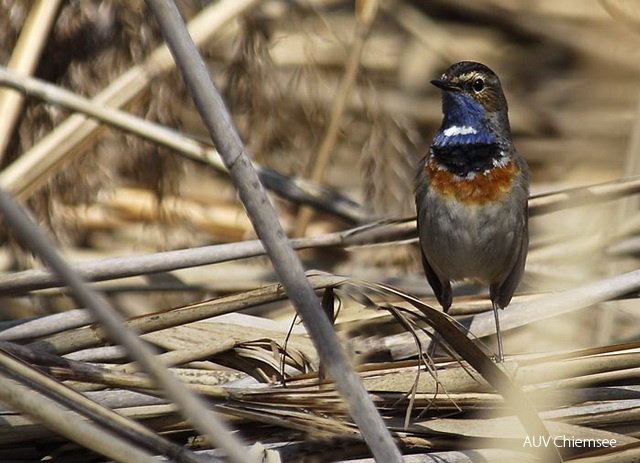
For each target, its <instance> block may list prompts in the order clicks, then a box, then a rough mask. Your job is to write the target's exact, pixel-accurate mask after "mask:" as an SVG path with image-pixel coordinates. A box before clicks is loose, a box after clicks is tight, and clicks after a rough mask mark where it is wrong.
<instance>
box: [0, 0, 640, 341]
mask: <svg viewBox="0 0 640 463" xmlns="http://www.w3.org/2000/svg"><path fill="white" fill-rule="evenodd" d="M37 3H38V2H34V1H22V0H4V1H2V2H1V3H0V22H1V23H0V26H1V27H0V59H1V61H2V62H3V63H9V62H10V60H11V59H13V57H14V56H15V54H16V53H23V54H24V53H27V52H28V50H18V49H17V48H16V43H17V41H18V38H19V37H20V35H21V34H22V33H24V32H25V31H26V30H28V28H27V25H28V24H29V22H28V20H27V18H28V17H29V15H30V14H31V13H32V12H33V9H34V7H35V6H36V4H37ZM212 3H215V2H207V1H196V0H194V1H186V0H184V1H179V2H178V4H179V5H180V8H181V9H182V12H183V14H184V16H185V18H186V19H187V20H188V19H191V18H193V17H194V15H196V14H197V13H198V12H199V11H201V9H202V8H205V7H207V6H210V4H212ZM245 3H246V4H247V5H248V6H246V7H243V8H242V9H241V11H240V14H238V15H236V16H235V17H234V18H233V19H232V20H231V21H229V22H228V23H226V24H225V25H224V27H222V28H220V30H219V31H217V32H216V33H215V35H214V36H213V37H212V38H211V39H210V40H208V41H206V43H203V44H202V46H201V48H202V51H203V53H204V55H205V56H206V58H207V60H208V62H209V64H210V69H211V74H212V76H213V78H214V80H215V82H216V83H217V85H218V86H219V87H220V88H221V89H222V91H223V93H224V95H225V98H226V101H227V104H228V106H229V108H230V110H231V112H232V114H233V116H234V118H235V121H236V123H237V126H238V128H239V130H240V133H241V135H242V137H243V139H244V141H245V143H246V144H247V147H248V150H249V152H250V154H251V156H252V157H253V159H254V160H255V162H256V163H257V164H259V165H261V166H263V167H264V168H268V169H273V170H275V171H277V172H279V173H280V174H282V175H284V176H285V177H287V178H289V180H291V181H295V179H311V182H312V183H314V184H316V185H320V186H322V187H324V188H326V189H328V190H330V191H332V192H334V193H336V194H339V195H340V196H339V198H340V201H346V200H350V201H351V202H352V203H350V204H351V207H352V210H354V211H356V212H357V214H353V215H352V216H350V217H346V216H339V215H337V214H333V213H331V212H327V211H326V210H324V211H319V210H313V209H309V208H308V207H303V206H300V204H299V203H297V202H296V201H291V200H290V199H288V198H287V195H286V194H279V195H276V194H273V195H272V197H273V201H274V203H275V204H276V206H277V208H278V212H279V214H280V217H281V220H282V222H283V224H284V226H285V228H286V229H287V231H288V233H289V234H290V235H291V236H316V235H320V234H323V233H328V232H333V231H339V230H344V229H348V228H350V227H354V226H356V225H361V224H363V223H367V222H369V221H373V220H377V219H383V218H401V217H407V216H411V215H412V214H414V199H413V178H414V175H415V169H416V163H417V161H418V160H419V158H420V157H421V156H423V155H424V153H425V152H426V148H427V147H428V145H429V143H430V141H431V139H432V137H433V135H434V133H435V131H436V130H437V128H438V126H439V124H440V120H441V112H440V94H439V91H438V90H437V89H436V88H435V87H433V86H431V85H430V84H429V81H430V80H431V79H434V78H437V77H438V76H439V75H440V74H441V73H442V72H443V71H444V69H446V68H447V67H448V66H449V65H450V64H452V63H454V62H457V61H460V60H474V61H480V62H482V63H485V64H486V65H488V66H489V67H491V68H492V69H493V70H494V71H495V72H496V73H497V74H498V75H499V76H500V78H501V80H502V83H503V87H504V90H505V93H506V95H507V99H508V101H509V107H510V118H511V124H512V129H513V133H514V137H515V143H516V146H517V147H518V149H519V151H520V152H521V153H522V154H523V155H524V157H525V158H526V160H527V161H528V163H529V165H530V167H531V169H532V194H534V195H535V194H541V193H547V192H552V191H558V190H562V189H565V188H569V187H578V186H587V185H593V184H596V183H600V182H605V181H611V180H615V179H619V178H622V177H628V176H633V175H637V174H638V173H640V172H639V169H640V162H639V161H638V159H639V155H640V137H639V134H640V125H639V124H638V120H639V118H638V115H639V114H640V113H639V112H638V111H639V110H638V101H639V100H638V88H639V87H638V76H639V73H640V64H639V63H640V47H639V46H638V45H639V43H640V6H638V3H637V2H633V1H623V0H618V1H614V0H601V1H597V0H565V1H562V2H557V1H552V0H544V1H525V0H521V1H512V0H474V1H463V0H446V1H441V0H432V1H428V2H423V1H408V0H405V1H402V0H395V1H392V0H389V1H380V2H379V5H377V2H361V3H360V6H361V7H362V10H360V11H357V10H356V8H355V6H354V2H352V1H341V0H298V1H292V0H289V1H285V0H265V1H260V2H258V1H254V2H245ZM372 5H377V8H374V10H373V11H371V12H369V13H367V10H366V8H367V7H368V6H372ZM49 24H50V27H51V29H50V32H48V33H46V35H45V40H43V49H42V52H41V54H40V56H39V57H37V59H36V67H35V72H34V75H35V76H36V77H38V78H40V79H43V80H46V81H48V82H51V83H55V84H56V85H60V86H62V87H64V88H66V89H68V90H70V91H72V92H75V93H77V94H80V95H83V96H86V97H89V98H92V97H94V96H96V95H98V94H100V92H103V91H104V90H105V89H107V88H108V87H109V86H110V85H111V84H112V83H113V82H114V81H115V80H116V79H117V78H118V77H119V76H121V75H123V74H124V73H126V72H127V71H129V70H131V69H133V68H134V67H135V66H139V65H146V63H148V62H147V60H148V59H149V56H150V54H151V53H152V51H153V50H154V49H155V48H156V47H158V46H159V45H160V44H161V38H160V34H159V31H158V28H157V26H156V24H155V22H154V21H153V20H152V16H151V15H150V13H149V11H148V10H147V9H146V6H145V4H144V2H143V1H131V0H127V1H118V0H104V1H86V0H69V1H65V2H61V3H60V7H59V9H57V10H56V11H55V16H54V17H52V18H50V21H49ZM350 66H351V67H352V68H353V69H355V70H356V72H355V74H353V76H351V77H350V76H349V71H348V69H349V68H350ZM147 69H153V66H151V67H149V66H147ZM149 74H150V75H151V78H150V79H149V81H148V82H145V85H144V86H143V90H142V91H140V92H138V93H137V94H136V95H135V96H134V97H131V98H129V99H127V100H125V101H124V103H123V104H122V106H123V107H124V108H125V109H126V110H127V111H130V112H131V113H133V114H135V115H138V116H140V117H142V118H145V119H147V120H150V121H154V122H157V123H160V124H162V125H166V126H168V127H170V128H173V129H176V130H179V131H180V132H182V133H184V134H188V135H189V136H192V137H195V138H196V139H197V140H203V139H206V133H205V132H204V130H203V127H202V125H201V123H200V121H199V118H198V115H197V113H196V112H195V110H194V108H193V105H192V103H191V102H190V98H189V96H188V94H187V93H186V90H185V88H184V85H183V84H182V82H181V79H180V78H179V76H178V75H177V72H176V71H175V70H169V71H168V72H156V73H152V72H150V73H149ZM123 91H124V90H123ZM69 116H70V112H69V111H67V110H66V109H64V108H63V107H61V106H59V105H55V104H51V103H49V102H47V101H42V100H40V99H36V98H27V99H26V101H25V105H24V108H23V110H22V111H20V112H19V113H18V117H17V119H16V121H15V125H14V126H13V128H12V130H11V131H10V133H8V134H7V138H6V140H5V142H4V146H5V148H4V151H3V152H1V153H0V156H1V164H0V166H1V168H2V169H3V171H7V169H10V168H11V166H12V165H14V163H18V162H20V160H21V159H23V158H24V157H25V156H26V154H29V153H32V152H33V151H34V150H35V149H44V151H43V152H41V153H42V154H41V156H42V159H46V158H48V157H50V156H53V154H51V153H53V152H55V151H56V150H65V154H64V155H61V156H59V158H60V160H59V162H56V163H55V164H53V165H51V166H49V167H47V168H46V169H43V171H42V172H41V173H40V174H39V175H38V176H34V178H33V179H29V180H24V179H23V183H21V184H19V182H20V179H18V180H16V179H13V180H11V179H7V178H5V179H3V180H4V181H3V182H2V184H3V186H5V187H7V188H9V189H10V190H11V191H13V192H15V193H16V194H17V195H18V196H19V197H20V199H21V200H23V201H24V202H25V203H26V204H27V205H28V206H29V208H30V210H31V211H32V213H33V215H34V217H35V218H36V219H37V220H38V222H39V223H41V224H42V225H43V226H44V227H45V228H46V229H47V230H48V231H49V232H50V234H51V236H53V237H54V238H55V239H56V240H57V241H58V243H60V245H61V246H62V247H63V249H64V252H65V254H66V255H67V256H68V258H69V259H70V260H71V261H75V262H77V261H82V260H88V259H98V258H106V257H110V256H121V255H127V254H135V253H143V252H155V251H162V250H171V249H180V248H185V247H193V246H200V245H206V244H216V243H231V242H238V241H242V240H246V239H252V238H254V234H253V231H252V228H251V225H250V223H249V221H248V220H247V218H246V216H245V213H244V211H243V209H242V206H241V204H240V203H239V201H238V199H237V198H236V195H235V191H234V188H233V186H232V184H231V183H230V181H229V178H228V176H227V175H226V174H225V173H224V172H222V171H221V169H219V168H212V167H211V165H207V164H206V163H203V162H199V161H195V160H192V159H187V158H185V157H184V156H180V155H178V154H176V153H175V152H174V151H172V150H169V149H167V148H162V147H159V146H158V145H156V144H154V143H152V142H149V141H146V140H143V139H142V138H140V137H137V136H133V135H128V134H125V133H123V132H122V131H120V130H117V129H109V128H106V127H103V128H102V129H100V130H97V131H95V132H94V133H92V134H91V136H88V137H87V138H85V139H83V141H82V142H81V143H77V144H75V145H74V146H72V147H64V146H62V145H63V144H64V143H63V142H64V140H61V141H59V142H57V143H56V142H51V141H49V140H47V136H48V135H50V134H51V133H52V131H55V130H56V129H57V128H58V127H59V126H60V125H61V124H62V123H63V122H64V121H65V120H66V119H67V118H68V117H69ZM45 142H46V143H48V144H45ZM322 151H324V152H325V154H326V157H325V158H323V160H322V161H319V160H318V159H320V158H321V157H322V156H321V155H320V154H319V153H320V152H322ZM305 209H306V210H305ZM310 211H311V212H310ZM637 217H638V215H637V208H636V203H635V201H634V200H632V199H630V198H626V199H624V200H620V201H617V202H608V203H605V204H604V205H602V204H601V205H598V206H585V207H580V208H574V209H570V210H564V211H561V212H556V213H553V214H546V215H542V216H539V217H535V218H533V219H532V224H531V233H532V246H531V252H530V258H529V261H528V265H527V273H526V276H525V279H524V282H523V284H522V285H521V288H520V291H519V292H520V293H534V292H550V291H557V290H562V289H566V288H572V287H576V286H579V285H583V284H588V283H589V282H592V281H596V280H598V279H602V278H605V277H608V276H612V275H616V274H619V273H622V272H624V271H629V270H632V269H635V268H637V260H636V255H637V251H638V243H637ZM2 243H3V244H2V248H1V250H0V251H1V259H0V265H1V269H2V270H3V271H4V272H13V271H18V270H24V269H28V268H31V267H33V266H38V265H39V264H38V263H37V262H35V261H34V259H33V257H32V255H31V253H30V252H29V251H27V250H24V249H23V248H22V247H21V246H20V244H19V243H18V242H17V240H16V239H15V237H13V236H11V234H7V233H6V230H5V233H4V236H3V242H2ZM301 257H302V258H303V259H304V261H305V265H306V266H307V268H309V269H323V270H327V271H331V272H336V273H340V274H345V275H349V276H355V277H358V278H363V279H370V280H375V281H386V282H391V283H393V284H394V285H397V286H399V287H401V288H404V289H406V290H408V291H410V292H413V293H415V294H417V295H420V296H422V297H424V298H425V301H427V302H429V303H432V304H435V305H436V306H437V304H436V303H435V300H434V299H433V298H431V297H430V289H429V288H428V285H427V283H426V280H425V279H424V276H423V274H422V269H421V266H420V262H419V256H418V253H417V247H416V245H415V243H406V242H403V243H387V244H386V245H377V246H374V247H358V248H355V247H354V248H349V249H334V250H326V249H323V250H320V251H318V252H313V251H305V252H303V253H301ZM164 277H165V278H161V277H160V276H156V277H143V276H140V277H136V278H130V279H127V280H121V281H118V282H117V283H114V282H110V283H103V284H101V285H100V287H101V288H102V289H104V290H105V291H107V292H108V294H109V295H110V297H112V298H113V300H114V301H115V302H116V303H117V304H118V306H120V307H122V308H123V309H124V310H127V311H128V313H129V315H131V316H133V315H140V314H143V313H148V312H153V311H157V310H160V309H163V308H169V307H176V306H178V305H181V304H186V303H190V302H194V301H199V300H201V299H202V298H204V297H212V296H219V295H224V294H228V293H233V292H238V291H244V290H248V289H251V288H255V287H259V286H261V285H263V284H265V283H267V282H272V281H275V277H274V275H273V272H272V270H271V268H270V265H269V264H268V261H267V260H266V259H265V258H255V259H246V260H242V261H236V262H230V263H225V264H219V265H214V266H207V267H204V268H196V269H187V270H180V271H176V272H172V273H171V274H170V275H164ZM459 291H460V294H467V295H468V294H473V293H474V292H475V291H476V289H474V288H473V287H467V286H462V287H460V288H459ZM480 299H482V298H480ZM480 299H478V300H480ZM460 300H461V301H463V302H461V303H460V304H462V305H464V304H465V303H466V302H465V301H473V300H474V299H473V298H471V299H460ZM71 307H74V303H73V302H72V301H71V300H69V299H68V298H67V297H66V296H65V295H64V294H62V293H61V292H60V291H57V290H48V291H41V292H38V293H33V294H30V295H22V296H21V297H8V298H6V299H5V300H4V301H3V309H2V312H1V314H2V317H3V318H4V319H6V320H11V319H20V318H24V317H29V316H33V315H41V314H44V313H51V312H58V311H64V310H66V309H68V308H71ZM603 308H604V309H605V310H602V309H603ZM272 309H273V307H272V306H270V307H269V310H272ZM455 309H456V308H455V307H454V313H455ZM637 315H638V308H637V304H635V302H634V301H630V302H629V301H626V302H607V303H605V304H602V305H600V306H597V307H592V308H591V309H589V310H587V311H583V312H582V313H581V316H579V317H578V316H576V315H575V314H572V315H568V316H564V318H562V317H560V318H558V319H554V322H553V323H551V322H549V321H543V322H538V324H533V325H532V326H530V327H529V328H528V329H526V330H525V329H520V330H519V331H518V330H516V331H515V332H514V333H510V335H511V336H512V337H513V338H514V339H513V340H512V341H509V342H508V346H509V349H510V350H511V351H537V350H552V349H561V348H569V347H580V346H588V345H593V344H594V342H595V343H596V344H601V343H606V342H610V341H612V340H623V339H629V338H632V337H633V336H637V335H638V330H637ZM274 316H275V315H274ZM347 331H349V330H348V329H347ZM354 335H355V334H354Z"/></svg>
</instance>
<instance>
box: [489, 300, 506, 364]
mask: <svg viewBox="0 0 640 463" xmlns="http://www.w3.org/2000/svg"><path fill="white" fill-rule="evenodd" d="M491 305H493V316H494V317H495V319H496V336H497V338H498V363H503V362H504V351H503V350H502V333H500V315H499V313H498V312H499V311H500V307H499V306H498V302H497V301H491Z"/></svg>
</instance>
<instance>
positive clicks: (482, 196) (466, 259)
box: [416, 61, 529, 362]
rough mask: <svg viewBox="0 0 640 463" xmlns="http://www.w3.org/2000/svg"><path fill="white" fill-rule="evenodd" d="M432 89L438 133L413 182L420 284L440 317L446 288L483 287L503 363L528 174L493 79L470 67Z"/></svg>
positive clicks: (455, 68) (520, 261) (521, 255)
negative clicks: (436, 94)
mask: <svg viewBox="0 0 640 463" xmlns="http://www.w3.org/2000/svg"><path fill="white" fill-rule="evenodd" d="M431 83H432V84H433V85H435V86H436V87H438V88H439V89H440V90H442V113H443V115H444V118H443V121H442V126H441V127H440V129H439V130H438V133H437V134H436V136H435V138H434V140H433V142H432V144H431V147H430V149H429V152H428V153H427V155H426V156H425V158H424V159H423V160H422V162H421V163H420V167H419V171H418V175H417V180H416V206H417V212H418V236H419V238H420V249H421V252H422V264H423V267H424V272H425V274H426V276H427V280H428V281H429V284H430V285H431V288H433V291H434V293H435V295H436V297H437V299H438V301H439V302H440V304H441V305H442V307H443V309H444V311H445V312H447V311H448V310H449V308H450V307H451V299H452V295H451V282H452V281H462V280H470V281H474V282H476V283H480V284H483V285H488V286H489V294H490V297H491V302H492V305H493V312H494V316H495V322H496V331H497V338H498V361H499V362H503V361H504V353H503V349H502V336H501V334H500V319H499V309H504V308H505V307H506V306H507V305H508V304H509V302H510V301H511V297H512V296H513V293H514V291H515V289H516V286H517V285H518V283H519V282H520V279H521V278H522V273H523V271H524V265H525V260H526V258H527V250H528V247H529V233H528V225H527V223H528V211H527V200H528V196H529V168H528V167H527V164H526V162H525V160H524V159H523V158H522V156H520V154H518V152H517V151H516V148H515V146H514V145H513V140H512V138H511V128H510V126H509V117H508V115H507V111H508V109H507V100H506V98H505V96H504V93H503V91H502V86H501V84H500V80H499V79H498V76H497V75H496V74H495V73H494V72H493V71H492V70H491V69H489V68H488V67H487V66H485V65H483V64H480V63H475V62H471V61H462V62H460V63H457V64H454V65H452V66H451V67H449V69H447V70H446V71H445V73H444V74H442V77H441V78H440V79H439V80H432V81H431Z"/></svg>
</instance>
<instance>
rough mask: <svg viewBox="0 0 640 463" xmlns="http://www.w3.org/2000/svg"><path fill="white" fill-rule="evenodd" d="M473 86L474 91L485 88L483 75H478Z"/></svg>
mask: <svg viewBox="0 0 640 463" xmlns="http://www.w3.org/2000/svg"><path fill="white" fill-rule="evenodd" d="M471 86H472V87H473V90H474V91H476V92H481V91H482V89H483V88H484V79H483V78H482V77H478V78H477V79H476V80H474V81H473V84H472V85H471Z"/></svg>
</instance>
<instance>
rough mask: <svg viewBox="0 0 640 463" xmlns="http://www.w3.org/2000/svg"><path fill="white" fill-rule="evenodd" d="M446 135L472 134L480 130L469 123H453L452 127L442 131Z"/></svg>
mask: <svg viewBox="0 0 640 463" xmlns="http://www.w3.org/2000/svg"><path fill="white" fill-rule="evenodd" d="M442 133H443V134H444V136H445V137H454V136H456V135H471V134H476V133H478V131H477V130H476V129H474V128H473V127H471V126H468V125H463V126H459V125H452V126H451V127H447V128H446V129H444V131H443V132H442Z"/></svg>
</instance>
